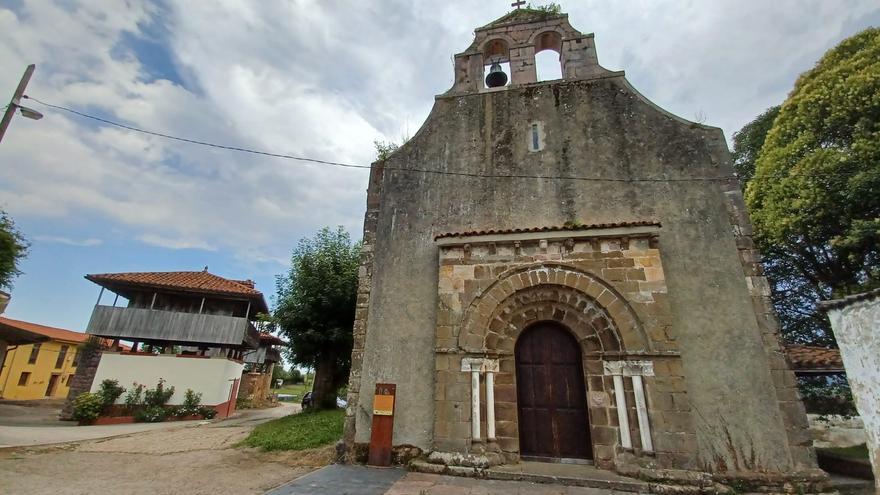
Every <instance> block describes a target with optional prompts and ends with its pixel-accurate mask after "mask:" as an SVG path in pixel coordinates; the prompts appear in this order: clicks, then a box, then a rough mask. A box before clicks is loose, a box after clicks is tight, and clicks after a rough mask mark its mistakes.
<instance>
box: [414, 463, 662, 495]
mask: <svg viewBox="0 0 880 495" xmlns="http://www.w3.org/2000/svg"><path fill="white" fill-rule="evenodd" d="M551 466H552V465H551ZM409 468H410V469H411V470H413V471H417V472H421V473H430V474H446V475H452V476H465V477H470V478H484V479H493V480H504V481H527V482H531V483H544V484H557V485H566V486H580V487H586V488H602V489H606V490H616V491H621V492H632V493H651V492H652V491H653V490H651V488H652V487H651V485H650V484H649V483H645V482H643V481H639V480H636V479H630V478H624V477H621V476H617V475H615V474H613V473H608V472H601V471H598V470H594V469H590V470H589V471H592V472H593V473H595V476H590V474H593V473H589V472H588V473H584V475H582V476H564V475H559V474H548V473H542V472H540V471H541V470H540V469H535V470H532V472H523V471H519V470H508V469H505V468H504V467H499V468H488V469H482V468H474V467H464V466H445V465H443V464H433V463H429V462H425V461H421V460H418V461H413V462H411V463H410V464H409Z"/></svg>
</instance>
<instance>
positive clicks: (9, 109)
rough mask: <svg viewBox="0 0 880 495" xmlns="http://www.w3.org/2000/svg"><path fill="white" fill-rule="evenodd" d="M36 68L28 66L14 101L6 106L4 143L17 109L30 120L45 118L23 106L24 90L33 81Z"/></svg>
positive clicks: (2, 128) (0, 131) (0, 133)
mask: <svg viewBox="0 0 880 495" xmlns="http://www.w3.org/2000/svg"><path fill="white" fill-rule="evenodd" d="M36 68H37V66H36V65H34V64H31V65H28V66H27V69H25V70H24V75H23V76H21V81H19V82H18V87H17V88H15V93H14V94H13V95H12V100H11V101H10V102H9V105H7V106H6V112H4V113H3V120H2V121H0V141H3V135H4V134H6V129H7V128H8V127H9V123H10V122H12V116H13V115H15V110H16V109H19V110H21V115H22V116H24V117H27V118H29V119H33V120H40V119H42V118H43V114H41V113H40V112H38V111H36V110H34V109H33V108H28V107H23V106H21V99H22V97H24V90H25V88H27V85H28V82H29V81H30V80H31V75H33V73H34V69H36Z"/></svg>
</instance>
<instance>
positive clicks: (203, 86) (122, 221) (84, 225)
mask: <svg viewBox="0 0 880 495" xmlns="http://www.w3.org/2000/svg"><path fill="white" fill-rule="evenodd" d="M537 3H538V4H541V3H542V2H537ZM562 5H563V8H564V10H566V11H567V12H568V13H569V14H570V20H571V23H572V24H573V25H574V26H575V27H576V28H578V29H580V30H581V31H583V32H594V33H596V43H597V48H598V53H599V60H600V63H602V65H604V66H605V67H607V68H609V69H613V70H619V69H623V70H626V72H627V77H628V78H629V79H630V81H632V82H633V84H634V85H635V86H636V87H637V88H639V90H640V91H641V92H642V93H644V94H645V95H646V96H648V97H649V98H651V99H652V100H654V101H655V102H656V103H658V104H659V105H661V106H663V107H665V108H667V109H668V110H670V111H672V112H674V113H677V114H678V115H681V116H683V117H685V118H689V119H694V118H699V119H700V120H703V121H705V123H707V124H710V125H717V126H719V127H721V128H723V129H724V131H725V134H726V135H727V136H728V138H730V136H731V134H732V133H733V132H734V131H736V130H737V129H739V128H740V127H741V126H742V125H743V124H744V123H746V122H748V121H749V120H751V119H752V118H753V117H754V116H755V115H757V114H758V113H760V112H761V111H763V110H764V109H765V108H767V107H768V106H770V105H773V104H776V103H779V102H781V101H782V100H783V99H784V98H785V96H786V94H787V93H788V91H789V90H790V89H791V87H792V84H793V83H794V80H795V79H796V77H797V75H798V74H799V73H801V72H803V71H804V70H806V69H809V68H810V67H811V66H812V65H813V64H814V63H815V62H816V60H817V59H818V58H819V57H820V56H821V55H822V53H824V52H825V51H826V50H827V49H828V48H830V47H832V46H834V45H835V44H836V43H837V42H838V41H840V40H841V39H843V38H845V37H847V36H850V35H852V34H854V33H856V32H858V31H860V30H862V29H864V28H865V27H868V26H872V25H874V26H876V25H878V24H880V4H878V3H877V2H876V0H775V1H773V2H767V1H766V0H723V1H722V0H717V1H716V0H677V1H661V0H625V1H624V0H616V1H612V0H569V1H564V2H562ZM508 9H509V1H504V0H499V1H486V0H481V1H479V2H477V1H455V0H446V1H441V0H417V1H413V0H384V1H379V0H372V1H362V0H361V1H355V0H348V1H339V0H322V1H317V0H314V1H307V0H286V1H284V0H277V1H276V0H260V1H253V0H250V1H248V0H222V1H216V2H201V1H199V2H195V1H186V0H179V1H175V0H166V1H154V2H146V1H144V2H141V1H138V0H127V1H125V2H122V1H119V0H83V1H79V0H34V1H30V0H0V68H2V70H0V98H7V96H2V95H11V94H12V91H13V90H14V88H15V86H16V84H17V82H18V79H19V77H20V76H21V73H22V72H23V70H24V68H25V66H26V65H27V64H29V63H35V64H37V71H36V73H35V75H34V78H33V79H32V81H31V84H30V86H29V88H28V91H27V93H28V94H29V95H31V96H33V97H36V98H39V99H41V100H43V101H46V102H50V103H54V104H58V105H64V106H68V107H72V108H76V109H78V110H81V111H84V112H88V113H91V114H94V115H98V116H101V117H104V118H109V119H112V120H117V121H121V122H125V123H128V124H130V125H135V126H139V127H142V128H146V129H151V130H156V131H160V132H165V133H168V134H174V135H179V136H184V137H189V138H193V139H200V140H205V141H211V142H218V143H223V144H228V145H233V146H242V147H250V148H258V149H264V150H268V151H273V152H276V153H285V154H295V155H303V156H310V157H314V158H319V159H325V160H334V161H341V162H349V163H357V164H369V163H370V162H371V161H372V159H373V157H374V154H375V152H374V149H373V144H372V143H373V140H375V139H381V140H394V141H399V140H400V139H401V137H402V136H406V135H412V134H414V133H415V131H416V130H417V129H418V127H419V125H421V123H422V121H423V120H424V119H425V117H426V116H427V114H428V111H429V110H430V107H431V104H432V101H433V97H434V95H435V94H439V93H442V92H444V91H446V90H447V89H448V88H449V87H450V86H451V84H452V62H451V56H452V54H454V53H456V52H459V51H462V50H463V49H465V48H466V47H467V46H468V44H470V42H471V40H472V37H473V28H475V27H477V26H480V25H484V24H486V23H488V22H490V21H491V20H493V19H495V18H497V17H500V16H501V15H503V14H505V13H506V12H507V11H508ZM32 106H34V107H35V108H37V109H39V110H41V111H43V112H44V113H45V114H46V117H45V118H44V119H43V120H41V121H31V120H27V119H23V118H21V117H20V116H17V117H16V118H15V121H14V122H13V123H12V126H11V128H10V130H9V132H8V133H7V134H6V137H5V139H4V141H3V142H2V143H0V208H2V209H4V210H6V211H7V212H9V213H10V214H11V215H12V216H13V217H14V219H15V220H16V222H17V223H18V225H19V227H20V229H21V230H22V231H23V232H24V233H25V234H26V235H27V237H28V238H29V239H30V240H31V242H32V248H31V252H30V256H29V257H28V258H27V260H26V262H25V263H24V266H23V270H24V272H25V274H24V275H23V276H21V277H20V278H19V279H18V280H17V282H16V284H15V288H14V291H13V299H12V304H11V306H10V308H9V310H8V311H7V314H6V316H9V317H12V318H20V319H26V320H30V321H34V322H38V323H44V324H48V325H56V326H62V327H66V328H70V329H75V330H82V329H84V328H85V325H86V323H87V322H88V318H89V316H90V314H91V307H92V305H93V304H94V303H95V298H96V297H97V295H98V288H97V287H96V286H94V285H93V284H91V283H89V282H87V281H85V280H84V279H83V275H84V274H86V273H101V272H120V271H166V270H200V269H202V268H203V267H204V266H206V265H207V266H209V269H210V270H211V271H212V272H214V273H217V274H219V275H223V276H228V277H233V278H248V277H249V278H252V279H254V280H256V282H257V287H258V288H260V289H262V290H263V291H264V292H265V293H266V294H267V296H271V295H272V294H274V277H275V275H277V274H280V273H283V272H284V271H285V270H286V268H287V266H288V262H287V260H288V258H289V253H290V250H291V248H292V247H293V245H294V244H295V243H296V241H297V240H298V239H299V238H300V237H302V236H307V235H310V234H311V233H313V232H314V231H315V230H316V229H318V228H320V227H321V226H324V225H343V226H345V227H346V228H347V229H348V230H349V231H350V232H352V235H353V237H355V238H360V229H361V222H362V215H363V210H364V203H365V197H366V196H365V189H366V178H367V173H366V171H362V170H352V169H336V168H328V167H325V166H320V165H310V164H303V163H298V162H292V161H287V160H281V159H274V158H264V157H256V156H253V155H243V154H239V153H234V152H228V151H221V150H213V149H207V148H203V147H198V146H194V145H188V144H183V143H178V142H172V141H167V140H162V139H160V138H155V137H150V136H145V135H141V134H135V133H131V132H128V131H125V130H122V129H118V128H112V127H107V126H103V125H97V123H96V122H94V121H89V120H84V119H81V118H77V117H74V116H72V115H69V114H64V113H60V112H57V111H53V110H51V109H47V108H41V107H40V106H39V105H38V104H35V103H34V104H33V105H32ZM269 299H270V304H271V297H270V298H269Z"/></svg>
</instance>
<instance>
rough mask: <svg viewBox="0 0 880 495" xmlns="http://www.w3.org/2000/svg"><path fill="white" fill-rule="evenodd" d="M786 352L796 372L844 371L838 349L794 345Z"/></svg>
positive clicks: (786, 349)
mask: <svg viewBox="0 0 880 495" xmlns="http://www.w3.org/2000/svg"><path fill="white" fill-rule="evenodd" d="M785 352H786V354H788V360H789V361H790V362H791V366H792V368H793V369H794V371H809V370H842V369H843V360H842V359H841V358H840V351H839V350H838V349H830V348H828V347H810V346H805V345H793V346H788V347H786V348H785Z"/></svg>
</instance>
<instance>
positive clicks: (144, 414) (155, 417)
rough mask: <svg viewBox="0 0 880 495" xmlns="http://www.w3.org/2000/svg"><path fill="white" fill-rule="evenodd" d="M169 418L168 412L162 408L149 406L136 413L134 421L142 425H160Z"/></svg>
mask: <svg viewBox="0 0 880 495" xmlns="http://www.w3.org/2000/svg"><path fill="white" fill-rule="evenodd" d="M167 417H168V411H166V410H165V408H164V407H162V406H147V407H145V408H143V409H140V410H138V411H137V412H135V413H134V419H135V420H136V421H140V422H142V423H159V422H161V421H165V418H167Z"/></svg>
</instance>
